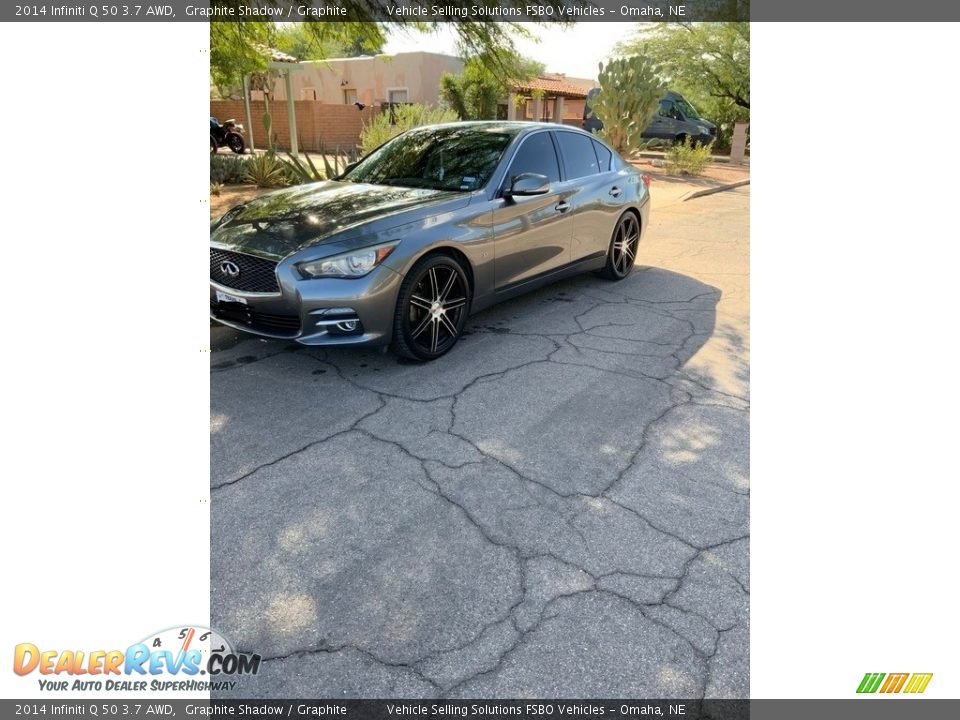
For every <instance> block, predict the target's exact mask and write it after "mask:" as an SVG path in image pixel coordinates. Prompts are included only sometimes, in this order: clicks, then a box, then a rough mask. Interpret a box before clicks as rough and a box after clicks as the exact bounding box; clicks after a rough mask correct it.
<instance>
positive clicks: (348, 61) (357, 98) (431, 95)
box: [276, 52, 463, 106]
mask: <svg viewBox="0 0 960 720" xmlns="http://www.w3.org/2000/svg"><path fill="white" fill-rule="evenodd" d="M461 70H463V61H462V60H461V59H460V58H457V57H453V56H451V55H441V54H440V53H432V52H404V53H396V54H395V55H383V54H381V55H364V56H361V57H353V58H330V59H327V60H313V61H306V62H301V63H299V64H298V68H297V72H296V73H295V74H293V77H292V78H291V80H292V92H293V99H294V100H316V101H318V102H322V103H328V104H331V105H353V104H354V103H357V102H359V103H362V104H363V105H367V106H372V105H382V104H386V103H421V104H423V105H436V104H438V103H439V102H440V77H441V76H442V75H443V74H444V73H452V74H454V75H456V74H458V73H460V71H461ZM276 98H277V99H278V100H285V99H286V89H285V88H284V87H280V88H278V90H277V94H276Z"/></svg>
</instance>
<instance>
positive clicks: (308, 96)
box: [300, 87, 317, 100]
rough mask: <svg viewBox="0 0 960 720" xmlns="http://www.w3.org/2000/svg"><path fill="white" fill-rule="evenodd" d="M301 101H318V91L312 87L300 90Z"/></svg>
mask: <svg viewBox="0 0 960 720" xmlns="http://www.w3.org/2000/svg"><path fill="white" fill-rule="evenodd" d="M300 99H301V100H316V99H317V89H316V88H312V87H305V88H302V89H301V90H300Z"/></svg>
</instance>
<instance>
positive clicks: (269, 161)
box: [247, 150, 289, 188]
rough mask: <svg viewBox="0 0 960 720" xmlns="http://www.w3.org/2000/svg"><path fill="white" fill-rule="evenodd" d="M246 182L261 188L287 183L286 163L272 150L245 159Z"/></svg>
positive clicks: (281, 185)
mask: <svg viewBox="0 0 960 720" xmlns="http://www.w3.org/2000/svg"><path fill="white" fill-rule="evenodd" d="M247 182H250V183H253V184H254V185H256V186H257V187H262V188H272V187H283V186H284V185H288V184H289V178H288V176H287V168H286V165H284V164H283V160H281V159H280V158H278V157H277V155H276V153H274V152H273V151H272V150H271V151H270V152H265V153H262V154H259V155H254V156H253V157H252V158H250V159H249V160H248V161H247Z"/></svg>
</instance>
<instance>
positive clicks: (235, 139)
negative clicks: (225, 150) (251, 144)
mask: <svg viewBox="0 0 960 720" xmlns="http://www.w3.org/2000/svg"><path fill="white" fill-rule="evenodd" d="M227 147H229V148H230V149H231V150H233V151H234V152H235V153H236V154H237V155H243V150H244V144H243V138H242V137H241V136H240V135H239V134H237V133H230V134H228V135H227Z"/></svg>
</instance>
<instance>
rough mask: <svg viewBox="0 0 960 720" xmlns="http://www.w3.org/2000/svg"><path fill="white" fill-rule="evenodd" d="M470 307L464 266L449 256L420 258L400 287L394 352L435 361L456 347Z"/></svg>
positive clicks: (394, 330)
mask: <svg viewBox="0 0 960 720" xmlns="http://www.w3.org/2000/svg"><path fill="white" fill-rule="evenodd" d="M469 307H470V284H469V282H468V281H467V274H466V272H465V271H464V269H463V266H462V265H461V264H460V263H459V262H457V260H455V259H454V258H452V257H450V256H448V255H431V256H428V257H425V258H423V259H422V260H420V261H419V262H417V264H416V265H414V266H413V268H412V269H411V270H410V272H409V273H407V277H406V278H404V281H403V284H402V285H401V286H400V297H399V298H398V299H397V309H396V312H395V314H394V320H393V344H392V346H391V347H392V349H393V351H394V352H395V353H397V354H398V355H401V356H403V357H407V358H413V359H415V360H435V359H436V358H438V357H440V356H441V355H443V354H444V353H446V352H448V351H449V350H450V349H451V348H452V347H453V346H454V345H456V344H457V340H459V339H460V335H461V333H462V332H463V326H464V324H466V321H467V312H468V309H469Z"/></svg>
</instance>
